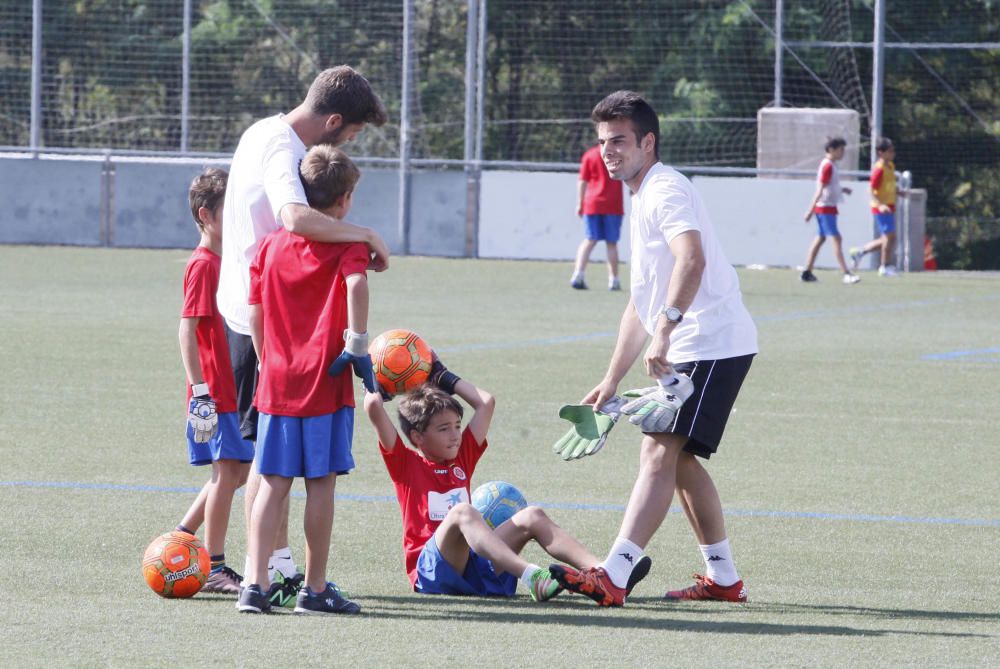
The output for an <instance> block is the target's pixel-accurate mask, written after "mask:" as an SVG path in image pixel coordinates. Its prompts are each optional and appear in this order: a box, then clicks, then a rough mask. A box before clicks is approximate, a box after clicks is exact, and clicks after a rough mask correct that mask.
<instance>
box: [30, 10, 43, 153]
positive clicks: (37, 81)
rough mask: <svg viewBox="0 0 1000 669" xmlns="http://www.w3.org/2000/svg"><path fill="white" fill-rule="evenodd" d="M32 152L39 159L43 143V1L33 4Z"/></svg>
mask: <svg viewBox="0 0 1000 669" xmlns="http://www.w3.org/2000/svg"><path fill="white" fill-rule="evenodd" d="M29 132H30V137H29V139H28V141H29V142H30V146H31V151H32V153H34V155H35V157H36V158H37V157H38V148H39V147H40V146H41V144H42V142H41V139H42V0H34V2H32V4H31V125H30V131H29Z"/></svg>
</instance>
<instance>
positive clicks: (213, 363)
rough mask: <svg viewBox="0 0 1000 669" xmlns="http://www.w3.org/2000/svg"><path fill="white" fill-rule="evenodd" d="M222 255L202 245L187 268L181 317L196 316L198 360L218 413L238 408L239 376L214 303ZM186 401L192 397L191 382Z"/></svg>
mask: <svg viewBox="0 0 1000 669" xmlns="http://www.w3.org/2000/svg"><path fill="white" fill-rule="evenodd" d="M221 267H222V258H220V257H219V256H218V255H217V254H215V253H213V252H212V251H211V250H210V249H207V248H205V247H204V246H199V247H198V248H196V249H195V250H194V252H193V253H192V254H191V257H190V258H189V259H188V262H187V267H185V268H184V305H183V306H182V307H181V318H197V319H198V327H197V328H196V329H195V337H196V338H197V340H198V361H199V362H200V363H201V374H202V376H204V377H205V383H207V384H208V391H209V393H210V394H211V396H212V399H213V400H215V410H216V411H218V412H219V413H228V412H231V411H236V378H235V377H234V376H233V365H232V363H231V362H230V361H229V344H228V343H227V342H226V328H225V324H224V322H223V320H222V314H220V313H219V309H218V307H217V306H216V304H215V291H216V290H218V288H219V270H220V268H221ZM187 401H188V402H190V401H191V386H190V385H188V389H187Z"/></svg>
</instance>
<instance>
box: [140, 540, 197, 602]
mask: <svg viewBox="0 0 1000 669" xmlns="http://www.w3.org/2000/svg"><path fill="white" fill-rule="evenodd" d="M211 568H212V561H211V559H210V558H209V556H208V551H207V550H205V546H204V545H202V543H201V541H199V540H198V537H196V536H194V535H193V534H188V533H187V532H167V533H166V534H162V535H160V536H158V537H156V538H155V539H153V542H152V543H151V544H149V548H147V549H146V552H145V553H144V554H143V556H142V575H143V577H144V578H145V579H146V583H147V584H148V585H149V587H150V588H152V589H153V592H155V593H156V594H158V595H159V596H160V597H168V598H175V597H192V596H194V594H195V593H197V592H198V591H199V590H201V586H203V585H205V581H206V580H207V579H208V572H209V571H210V570H211Z"/></svg>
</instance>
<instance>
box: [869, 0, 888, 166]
mask: <svg viewBox="0 0 1000 669" xmlns="http://www.w3.org/2000/svg"><path fill="white" fill-rule="evenodd" d="M874 14H875V26H874V31H873V37H872V118H871V128H870V130H871V163H870V164H871V165H872V166H874V165H875V162H876V161H877V160H878V152H877V151H876V150H875V144H876V143H877V142H878V138H879V137H881V136H882V98H883V93H884V91H885V80H884V79H885V0H875V8H874Z"/></svg>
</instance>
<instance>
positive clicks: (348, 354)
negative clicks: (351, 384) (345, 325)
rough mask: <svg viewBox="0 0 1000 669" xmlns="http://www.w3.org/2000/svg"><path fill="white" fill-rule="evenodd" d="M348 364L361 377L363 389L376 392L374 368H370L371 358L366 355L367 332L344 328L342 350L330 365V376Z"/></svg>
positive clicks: (341, 370)
mask: <svg viewBox="0 0 1000 669" xmlns="http://www.w3.org/2000/svg"><path fill="white" fill-rule="evenodd" d="M348 364H350V365H351V367H352V368H353V369H354V375H355V376H357V377H358V378H359V379H361V383H363V384H364V386H365V390H367V391H368V392H370V393H374V392H376V388H378V386H377V385H376V384H375V370H374V369H372V358H371V356H370V355H368V333H367V332H364V333H361V334H358V333H356V332H351V331H350V330H344V350H343V352H342V353H341V354H340V355H339V356H337V359H336V360H334V361H333V364H332V365H330V369H329V370H328V373H329V374H330V376H337V375H338V374H340V373H341V372H343V371H344V368H345V367H347V365H348Z"/></svg>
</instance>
